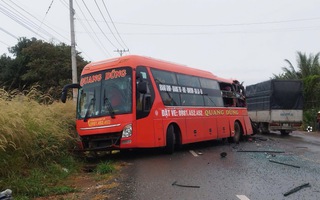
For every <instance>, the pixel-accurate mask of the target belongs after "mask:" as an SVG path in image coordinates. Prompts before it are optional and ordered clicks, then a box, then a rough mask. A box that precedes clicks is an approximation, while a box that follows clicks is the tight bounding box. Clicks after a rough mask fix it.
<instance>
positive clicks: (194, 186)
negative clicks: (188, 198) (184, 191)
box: [172, 181, 200, 188]
mask: <svg viewBox="0 0 320 200" xmlns="http://www.w3.org/2000/svg"><path fill="white" fill-rule="evenodd" d="M172 186H179V187H187V188H200V186H198V185H181V184H178V183H177V181H175V182H173V183H172Z"/></svg>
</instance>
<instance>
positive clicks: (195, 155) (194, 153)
mask: <svg viewBox="0 0 320 200" xmlns="http://www.w3.org/2000/svg"><path fill="white" fill-rule="evenodd" d="M189 152H190V153H191V154H192V155H193V156H194V157H198V154H197V153H196V152H194V151H193V150H190V151H189Z"/></svg>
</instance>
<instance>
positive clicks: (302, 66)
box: [273, 51, 320, 79]
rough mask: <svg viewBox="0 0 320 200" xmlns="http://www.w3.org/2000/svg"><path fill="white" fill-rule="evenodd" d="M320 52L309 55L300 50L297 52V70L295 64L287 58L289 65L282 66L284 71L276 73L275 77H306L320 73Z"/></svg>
mask: <svg viewBox="0 0 320 200" xmlns="http://www.w3.org/2000/svg"><path fill="white" fill-rule="evenodd" d="M319 56H320V53H317V54H316V55H312V54H310V55H309V57H308V56H307V55H306V54H305V53H302V52H300V51H298V52H297V59H296V61H297V67H296V68H297V70H298V71H297V70H296V69H295V67H294V66H293V64H292V63H291V62H290V61H289V60H288V59H285V62H286V63H287V64H288V65H289V66H288V67H282V70H283V71H284V73H282V74H280V75H274V77H273V78H275V79H304V78H306V77H308V76H310V75H315V74H320V66H319Z"/></svg>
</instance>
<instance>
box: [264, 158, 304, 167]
mask: <svg viewBox="0 0 320 200" xmlns="http://www.w3.org/2000/svg"><path fill="white" fill-rule="evenodd" d="M269 161H270V162H272V163H277V164H280V165H286V166H290V167H295V168H300V166H297V165H291V164H287V163H283V162H279V161H275V160H269Z"/></svg>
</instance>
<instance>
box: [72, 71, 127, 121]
mask: <svg viewBox="0 0 320 200" xmlns="http://www.w3.org/2000/svg"><path fill="white" fill-rule="evenodd" d="M80 85H81V88H80V89H79V93H78V102H77V119H84V120H85V121H86V120H87V119H88V118H92V117H102V116H111V117H112V118H114V116H116V115H119V114H128V113H132V102H133V97H132V68H131V67H119V68H113V69H107V70H103V71H99V72H94V73H90V74H85V75H82V76H81V81H80Z"/></svg>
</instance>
